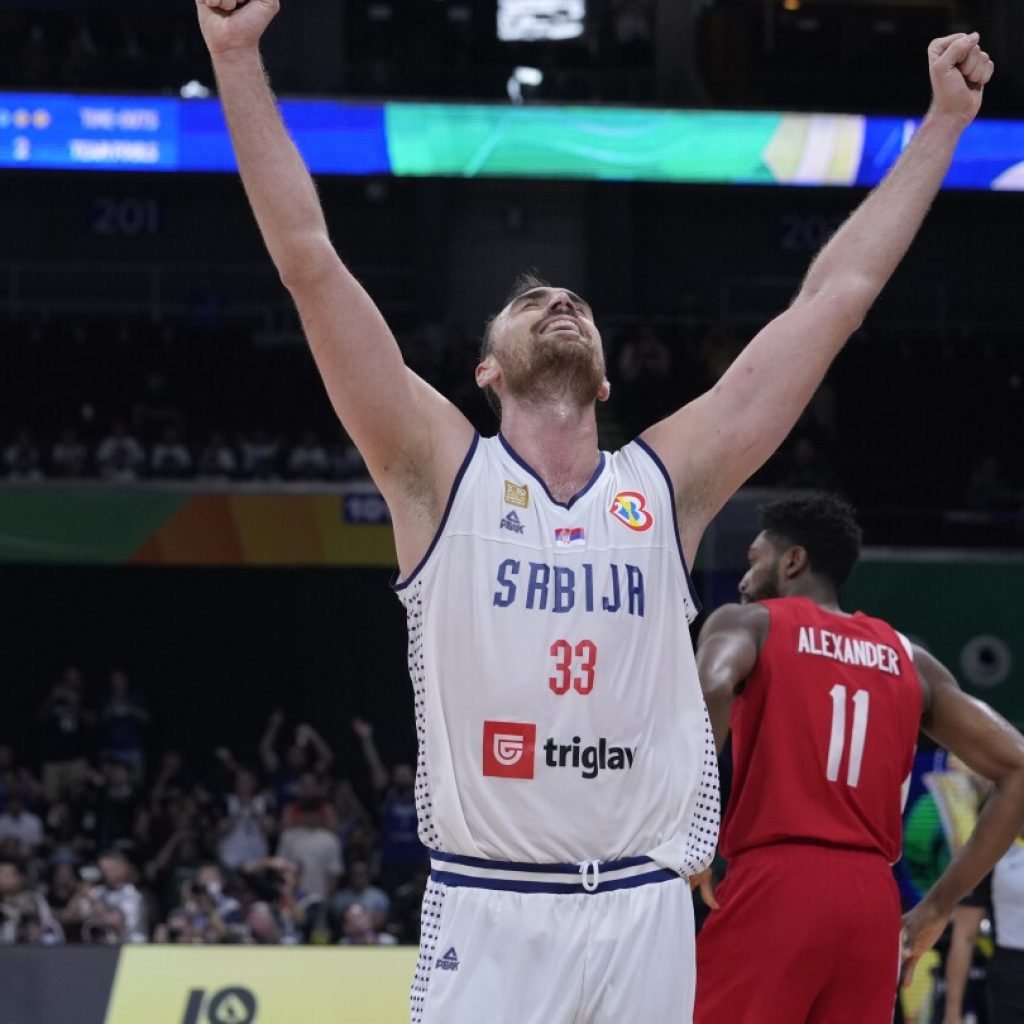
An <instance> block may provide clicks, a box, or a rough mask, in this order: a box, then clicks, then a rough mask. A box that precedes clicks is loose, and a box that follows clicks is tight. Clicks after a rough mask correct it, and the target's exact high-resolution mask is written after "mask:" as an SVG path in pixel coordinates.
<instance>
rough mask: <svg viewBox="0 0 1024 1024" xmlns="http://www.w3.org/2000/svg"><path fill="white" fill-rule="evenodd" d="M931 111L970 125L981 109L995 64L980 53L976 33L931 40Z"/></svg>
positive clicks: (961, 33)
mask: <svg viewBox="0 0 1024 1024" xmlns="http://www.w3.org/2000/svg"><path fill="white" fill-rule="evenodd" d="M928 65H929V73H930V75H931V80H932V97H933V100H932V109H933V110H934V111H936V112H937V113H946V114H952V115H954V116H956V117H959V118H961V119H962V120H963V123H964V124H970V122H971V121H973V120H974V118H975V116H976V115H977V113H978V111H979V110H980V109H981V95H982V91H983V90H984V88H985V86H986V84H987V83H988V81H989V79H990V78H991V77H992V73H993V72H994V71H995V64H993V63H992V58H991V57H989V55H988V54H987V53H986V52H985V51H984V50H982V48H981V46H980V44H979V39H978V33H977V32H971V33H970V35H967V34H966V33H963V32H957V33H955V34H954V35H951V36H944V37H943V38H942V39H934V40H932V43H931V45H930V46H929V47H928Z"/></svg>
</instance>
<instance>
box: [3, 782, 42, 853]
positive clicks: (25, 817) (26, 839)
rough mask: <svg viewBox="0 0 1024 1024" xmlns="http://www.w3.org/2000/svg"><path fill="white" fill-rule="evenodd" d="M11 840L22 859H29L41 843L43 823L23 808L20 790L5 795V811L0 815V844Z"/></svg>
mask: <svg viewBox="0 0 1024 1024" xmlns="http://www.w3.org/2000/svg"><path fill="white" fill-rule="evenodd" d="M4 840H13V841H14V842H15V843H16V844H17V849H18V851H19V852H20V855H21V856H23V857H30V856H31V855H32V854H33V853H35V851H36V848H37V847H38V846H40V844H41V843H42V841H43V822H42V819H41V818H40V817H39V815H38V814H33V813H32V811H30V810H29V809H28V808H27V807H26V806H25V798H24V797H23V796H22V794H21V791H20V790H17V789H15V790H12V791H11V792H10V793H8V794H7V810H5V811H4V813H3V814H0V842H3V841H4Z"/></svg>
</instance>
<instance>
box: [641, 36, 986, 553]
mask: <svg viewBox="0 0 1024 1024" xmlns="http://www.w3.org/2000/svg"><path fill="white" fill-rule="evenodd" d="M928 59H929V63H930V74H931V81H932V93H933V99H932V105H931V108H930V110H929V112H928V115H927V116H926V117H925V119H924V122H923V124H922V125H921V127H920V129H919V131H918V132H917V134H916V135H915V137H914V139H913V140H912V141H911V143H910V145H909V146H908V147H907V149H906V150H905V151H904V152H903V154H902V155H901V156H900V158H899V160H898V161H897V162H896V165H895V166H894V167H893V168H892V170H891V171H890V172H889V174H888V175H887V176H886V178H885V180H884V181H883V182H882V183H881V184H880V185H879V186H878V188H876V189H875V190H874V191H873V192H872V193H871V195H869V196H868V197H867V199H865V201H864V202H863V203H861V205H860V206H859V207H858V208H857V210H856V211H855V212H854V213H853V214H852V215H851V216H850V217H849V219H848V220H847V221H846V223H845V224H844V225H843V226H842V227H841V228H840V229H839V231H838V232H837V233H836V234H835V236H834V237H833V238H832V239H831V240H830V241H829V243H828V244H827V245H826V246H825V248H824V249H822V251H821V252H820V253H819V254H818V256H817V258H816V259H815V260H814V262H813V263H812V264H811V267H810V269H809V270H808V272H807V276H806V277H805V279H804V282H803V284H802V286H801V288H800V291H799V293H798V295H797V297H796V299H795V300H794V301H793V304H792V305H791V306H790V307H789V309H787V310H786V311H785V312H784V313H782V314H781V315H780V316H778V317H777V318H776V319H775V320H773V321H772V322H771V323H770V324H768V325H767V326H766V327H765V328H764V329H763V330H762V331H761V332H760V333H759V334H758V335H757V336H756V337H755V338H754V339H753V340H752V341H751V342H750V343H749V344H748V345H747V347H746V348H745V349H744V351H743V352H742V353H741V354H740V355H739V357H738V358H737V359H736V360H735V362H734V363H733V364H732V366H730V368H729V369H728V370H727V371H726V373H725V374H724V375H723V376H722V378H721V380H720V381H719V382H718V383H717V384H716V385H715V386H714V387H713V388H712V389H711V390H710V391H708V392H707V393H705V394H704V395H702V396H700V397H699V398H697V399H695V400H694V401H692V402H691V403H689V404H688V405H687V406H685V407H684V408H682V409H681V410H679V411H678V412H676V413H674V414H673V415H672V416H670V417H668V418H667V419H665V420H663V421H661V422H660V423H657V424H655V425H654V426H653V427H652V428H651V429H650V430H648V431H647V432H646V433H645V435H644V438H645V440H646V441H647V442H648V443H649V444H650V445H651V447H652V448H654V450H655V451H657V452H658V454H659V455H660V456H661V459H662V461H663V462H664V463H665V464H666V466H667V467H668V470H669V472H670V474H671V475H672V477H673V482H674V483H675V485H676V493H677V495H678V500H679V504H680V509H679V511H680V513H681V515H680V532H681V539H682V543H683V549H684V551H685V553H686V556H687V558H689V559H691V560H692V558H693V556H694V554H695V553H696V548H697V544H698V542H699V540H700V537H701V535H702V533H703V531H704V528H705V527H706V525H707V524H708V522H710V520H711V518H712V517H713V516H714V515H715V513H716V512H717V511H718V510H719V509H720V508H721V507H722V506H723V505H724V504H725V502H726V501H728V499H729V497H730V496H731V495H732V494H733V493H734V492H735V491H736V489H737V488H738V487H739V486H740V485H741V484H742V483H743V482H744V481H745V480H746V479H747V478H748V477H749V476H750V475H751V474H752V473H753V472H754V471H755V470H757V469H758V467H760V466H761V465H762V464H763V463H764V462H765V461H766V460H767V459H768V458H769V456H770V455H771V454H772V453H773V452H774V451H775V450H776V448H778V446H779V445H780V444H781V443H782V441H783V440H784V439H785V437H786V435H787V434H788V433H789V431H790V430H791V429H792V427H793V424H794V423H795V422H796V420H797V418H798V417H799V416H800V413H801V412H802V411H803V409H804V407H805V406H806V405H807V402H808V401H809V400H810V399H811V397H812V395H813V394H814V391H815V389H816V388H817V387H818V385H819V384H820V383H821V380H822V378H823V377H824V375H825V371H826V370H827V369H828V366H829V364H830V363H831V362H832V360H833V359H834V358H835V356H836V354H837V353H838V352H839V350H840V349H841V348H842V346H843V345H844V344H845V342H846V340H847V339H848V338H849V336H850V335H851V334H852V333H853V332H854V331H855V330H856V329H857V327H859V326H860V324H861V322H862V321H863V320H864V317H865V316H866V315H867V312H868V310H869V309H870V308H871V305H872V303H873V302H874V301H875V299H876V298H877V297H878V294H879V292H881V290H882V288H883V287H884V285H885V283H886V282H887V281H888V280H889V277H890V276H891V275H892V273H893V271H894V270H895V269H896V266H897V265H898V264H899V262H900V260H901V259H902V258H903V255H904V253H905V252H906V251H907V249H908V247H909V246H910V243H911V241H912V240H913V238H914V236H915V235H916V234H917V230H918V228H919V227H920V225H921V222H922V221H923V219H924V216H925V214H926V213H927V211H928V207H929V206H930V204H931V202H932V200H933V198H934V197H935V194H936V193H937V192H938V189H939V186H940V185H941V183H942V179H943V177H944V175H945V173H946V170H947V169H948V167H949V164H950V161H951V159H952V156H953V151H954V149H955V148H956V144H957V141H958V139H959V138H960V134H961V132H962V131H963V130H964V128H966V127H967V125H968V124H970V122H971V121H972V120H973V119H974V116H975V114H976V113H977V112H978V109H979V107H980V104H981V94H982V89H983V87H984V85H985V83H986V82H987V81H988V80H989V78H990V77H991V75H992V70H993V66H992V62H991V61H990V60H989V58H988V56H987V54H985V53H983V52H982V51H981V50H980V49H979V47H978V43H977V35H976V34H972V35H969V36H968V35H964V34H962V33H959V34H957V35H954V36H949V37H947V38H945V39H938V40H935V41H934V42H933V43H932V44H931V46H930V47H929V49H928Z"/></svg>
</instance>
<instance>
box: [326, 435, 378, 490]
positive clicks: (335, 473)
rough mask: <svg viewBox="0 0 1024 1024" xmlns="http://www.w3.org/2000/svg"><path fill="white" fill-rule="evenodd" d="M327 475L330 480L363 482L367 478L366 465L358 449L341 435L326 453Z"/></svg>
mask: <svg viewBox="0 0 1024 1024" xmlns="http://www.w3.org/2000/svg"><path fill="white" fill-rule="evenodd" d="M328 470H329V473H328V475H329V476H330V477H331V479H332V480H365V479H368V478H369V473H368V472H367V470H366V463H365V462H363V457H362V455H360V454H359V449H358V448H356V446H355V445H354V444H353V443H352V441H351V439H350V438H349V437H348V436H347V435H345V434H343V435H342V437H340V438H339V439H338V440H337V441H335V442H334V443H333V444H332V445H331V450H330V452H328Z"/></svg>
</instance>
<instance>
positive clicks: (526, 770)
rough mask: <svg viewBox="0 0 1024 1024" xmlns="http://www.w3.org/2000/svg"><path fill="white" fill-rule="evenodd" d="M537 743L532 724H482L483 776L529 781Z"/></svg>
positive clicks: (535, 727) (535, 728)
mask: <svg viewBox="0 0 1024 1024" xmlns="http://www.w3.org/2000/svg"><path fill="white" fill-rule="evenodd" d="M536 743H537V726H535V725H534V724H533V723H531V722H484V751H483V754H484V758H483V763H484V775H495V776H498V777H499V778H505V779H532V778H533V752H534V747H535V746H536Z"/></svg>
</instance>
